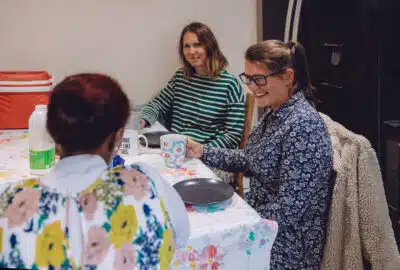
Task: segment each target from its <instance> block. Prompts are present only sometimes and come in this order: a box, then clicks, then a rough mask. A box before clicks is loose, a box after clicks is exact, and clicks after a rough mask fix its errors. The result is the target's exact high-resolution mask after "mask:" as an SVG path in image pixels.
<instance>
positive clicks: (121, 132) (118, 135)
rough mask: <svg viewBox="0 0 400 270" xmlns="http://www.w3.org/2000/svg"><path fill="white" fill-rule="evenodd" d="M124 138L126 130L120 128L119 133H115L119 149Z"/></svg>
mask: <svg viewBox="0 0 400 270" xmlns="http://www.w3.org/2000/svg"><path fill="white" fill-rule="evenodd" d="M123 137H124V128H120V129H118V130H117V132H116V133H115V141H116V143H117V145H116V147H118V148H119V146H120V144H121V142H122V138H123Z"/></svg>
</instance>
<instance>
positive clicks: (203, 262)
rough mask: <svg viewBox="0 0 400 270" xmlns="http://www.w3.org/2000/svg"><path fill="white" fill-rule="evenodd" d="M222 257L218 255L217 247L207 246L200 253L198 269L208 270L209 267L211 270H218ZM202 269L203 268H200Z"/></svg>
mask: <svg viewBox="0 0 400 270" xmlns="http://www.w3.org/2000/svg"><path fill="white" fill-rule="evenodd" d="M223 258H224V256H223V255H219V254H218V250H217V247H216V246H214V245H209V246H207V247H205V248H203V250H202V251H201V258H200V263H199V264H200V268H201V269H208V268H207V267H208V266H211V269H212V270H218V269H219V267H220V266H221V262H222V259H223ZM202 267H203V268H202Z"/></svg>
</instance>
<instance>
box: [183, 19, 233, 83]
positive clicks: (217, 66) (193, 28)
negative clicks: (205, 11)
mask: <svg viewBox="0 0 400 270" xmlns="http://www.w3.org/2000/svg"><path fill="white" fill-rule="evenodd" d="M187 32H192V33H195V34H196V35H197V38H198V40H199V42H200V43H201V44H202V45H204V46H205V47H206V53H207V58H208V63H209V66H208V68H209V70H210V72H211V77H212V78H217V77H218V76H219V73H220V71H221V70H222V69H224V68H225V67H227V66H228V60H226V57H225V56H224V54H223V53H222V52H221V50H220V48H219V45H218V42H217V39H216V38H215V36H214V34H213V32H212V31H211V29H210V28H209V27H208V26H207V25H205V24H203V23H200V22H192V23H190V24H188V25H186V26H185V27H184V28H183V29H182V32H181V37H180V39H179V56H180V58H181V62H182V65H183V72H184V77H185V78H188V77H191V76H193V74H194V73H195V69H194V68H193V67H192V66H191V65H190V64H189V62H188V61H186V59H185V56H184V54H183V36H184V35H185V34H186V33H187Z"/></svg>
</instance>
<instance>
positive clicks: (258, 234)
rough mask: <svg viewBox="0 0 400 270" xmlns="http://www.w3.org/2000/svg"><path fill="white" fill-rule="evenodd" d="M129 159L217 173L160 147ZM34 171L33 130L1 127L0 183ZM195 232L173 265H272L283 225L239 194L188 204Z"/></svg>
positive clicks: (195, 173)
mask: <svg viewBox="0 0 400 270" xmlns="http://www.w3.org/2000/svg"><path fill="white" fill-rule="evenodd" d="M125 160H126V161H125V162H126V163H130V162H135V161H144V162H147V163H149V164H150V165H151V166H153V167H154V168H156V169H158V170H159V172H160V173H161V174H162V175H163V176H164V177H165V178H166V179H167V180H168V181H169V182H170V183H171V184H174V183H177V182H179V181H184V180H186V179H190V178H194V177H213V178H216V176H215V175H214V174H213V172H212V171H211V170H210V169H209V168H208V167H207V166H205V165H204V164H203V163H202V162H201V161H200V160H197V159H188V160H186V161H185V164H184V166H183V168H181V169H170V168H167V167H165V165H164V162H163V160H162V158H161V155H160V152H159V150H157V149H149V150H148V151H145V152H144V153H143V152H142V154H141V155H138V156H135V157H129V158H127V157H125ZM28 176H29V164H28V132H27V131H24V130H6V131H1V130H0V184H1V183H2V182H3V183H5V182H10V181H16V180H20V179H21V178H26V177H28ZM187 210H188V212H189V219H190V226H191V236H190V239H189V243H188V245H187V246H186V247H185V248H181V249H178V250H177V251H176V252H175V258H174V259H173V262H172V265H171V268H172V269H202V270H206V269H211V270H217V269H229V270H235V269H238V270H242V269H252V270H253V269H254V270H256V269H262V270H264V269H269V262H270V253H271V248H272V244H273V242H274V240H275V237H276V234H277V231H278V226H277V223H276V222H275V221H271V220H263V219H261V218H260V216H259V215H258V214H257V213H256V212H255V211H254V210H253V209H252V208H251V207H250V206H249V205H248V204H247V203H246V202H245V201H244V200H242V199H241V198H240V197H239V196H238V195H236V194H235V195H234V196H233V198H232V199H231V200H229V201H227V202H224V203H223V204H221V205H219V206H214V207H210V208H203V209H199V208H196V207H187Z"/></svg>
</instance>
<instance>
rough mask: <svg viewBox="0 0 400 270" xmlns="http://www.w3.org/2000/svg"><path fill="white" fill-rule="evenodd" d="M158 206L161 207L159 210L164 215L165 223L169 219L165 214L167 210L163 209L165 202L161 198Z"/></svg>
mask: <svg viewBox="0 0 400 270" xmlns="http://www.w3.org/2000/svg"><path fill="white" fill-rule="evenodd" d="M160 207H161V211H162V213H163V215H164V222H165V223H167V222H168V221H169V218H168V214H167V210H165V204H164V201H163V199H162V198H160Z"/></svg>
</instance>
